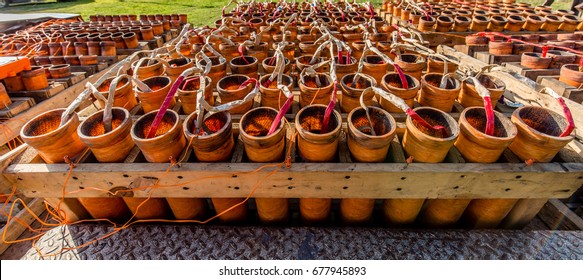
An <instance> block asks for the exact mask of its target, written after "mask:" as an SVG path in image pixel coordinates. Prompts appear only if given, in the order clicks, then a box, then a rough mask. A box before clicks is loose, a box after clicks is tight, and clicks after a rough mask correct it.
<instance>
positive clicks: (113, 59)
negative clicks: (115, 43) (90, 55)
mask: <svg viewBox="0 0 583 280" xmlns="http://www.w3.org/2000/svg"><path fill="white" fill-rule="evenodd" d="M119 60H121V59H120V58H119V57H118V56H117V55H112V56H98V57H97V61H98V62H101V63H107V65H112V64H114V63H116V62H118V61H119Z"/></svg>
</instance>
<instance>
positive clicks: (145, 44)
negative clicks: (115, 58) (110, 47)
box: [117, 42, 150, 55]
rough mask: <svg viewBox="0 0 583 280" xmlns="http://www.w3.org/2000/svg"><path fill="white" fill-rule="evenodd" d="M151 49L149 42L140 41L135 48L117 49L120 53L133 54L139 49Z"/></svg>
mask: <svg viewBox="0 0 583 280" xmlns="http://www.w3.org/2000/svg"><path fill="white" fill-rule="evenodd" d="M145 50H150V46H148V42H138V47H137V48H135V49H117V54H118V55H131V54H133V53H135V52H137V51H145Z"/></svg>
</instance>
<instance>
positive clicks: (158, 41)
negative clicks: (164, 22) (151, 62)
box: [143, 36, 170, 50]
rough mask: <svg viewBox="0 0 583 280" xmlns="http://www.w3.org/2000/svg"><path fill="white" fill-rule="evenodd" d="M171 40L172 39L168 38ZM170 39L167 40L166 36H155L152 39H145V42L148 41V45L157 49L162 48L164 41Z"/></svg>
mask: <svg viewBox="0 0 583 280" xmlns="http://www.w3.org/2000/svg"><path fill="white" fill-rule="evenodd" d="M168 40H170V39H168ZM168 40H165V39H164V38H162V37H161V36H154V39H152V40H145V41H143V42H146V43H147V44H148V46H149V47H150V49H152V50H153V49H157V48H160V47H162V46H163V45H164V42H167V41H168Z"/></svg>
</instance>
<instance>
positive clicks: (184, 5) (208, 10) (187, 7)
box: [0, 0, 382, 26]
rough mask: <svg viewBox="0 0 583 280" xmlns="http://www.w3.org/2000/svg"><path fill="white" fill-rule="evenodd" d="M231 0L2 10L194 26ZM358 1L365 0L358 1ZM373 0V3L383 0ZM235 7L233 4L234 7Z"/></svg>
mask: <svg viewBox="0 0 583 280" xmlns="http://www.w3.org/2000/svg"><path fill="white" fill-rule="evenodd" d="M228 2H229V1H228V0H146V1H143V0H142V1H139V0H138V1H136V0H95V1H91V0H77V1H72V2H59V3H57V2H47V3H36V4H24V5H16V6H10V7H8V8H5V9H0V13H73V14H80V15H81V16H82V17H83V19H85V20H88V19H89V16H90V15H94V14H109V15H112V14H113V15H115V14H137V15H140V14H187V15H188V21H189V22H190V23H192V24H194V25H195V26H204V25H212V24H213V22H214V21H215V20H217V19H219V17H220V15H221V10H222V8H223V6H224V5H225V4H227V3H228ZM358 2H364V1H361V0H359V1H358ZM381 2H382V0H373V1H372V3H373V4H374V3H381ZM231 7H232V6H231Z"/></svg>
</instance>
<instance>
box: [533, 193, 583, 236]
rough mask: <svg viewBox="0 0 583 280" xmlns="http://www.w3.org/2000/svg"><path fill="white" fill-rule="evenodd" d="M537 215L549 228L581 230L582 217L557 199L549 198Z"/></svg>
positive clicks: (582, 228)
mask: <svg viewBox="0 0 583 280" xmlns="http://www.w3.org/2000/svg"><path fill="white" fill-rule="evenodd" d="M538 217H539V218H540V219H541V220H542V221H543V222H544V223H545V224H546V225H547V226H548V227H549V228H550V229H551V230H583V219H581V217H579V216H577V214H575V213H574V212H573V211H571V209H569V208H568V207H567V206H565V204H563V203H562V202H561V201H559V200H557V199H551V200H549V201H548V202H547V204H545V206H544V207H543V209H542V210H541V211H540V213H539V214H538Z"/></svg>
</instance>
